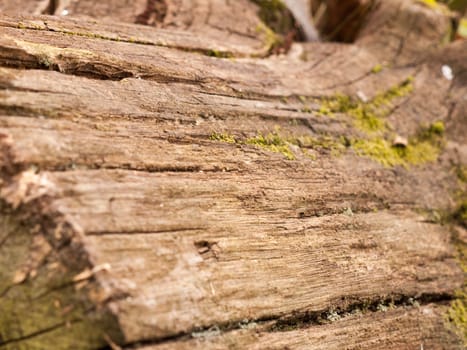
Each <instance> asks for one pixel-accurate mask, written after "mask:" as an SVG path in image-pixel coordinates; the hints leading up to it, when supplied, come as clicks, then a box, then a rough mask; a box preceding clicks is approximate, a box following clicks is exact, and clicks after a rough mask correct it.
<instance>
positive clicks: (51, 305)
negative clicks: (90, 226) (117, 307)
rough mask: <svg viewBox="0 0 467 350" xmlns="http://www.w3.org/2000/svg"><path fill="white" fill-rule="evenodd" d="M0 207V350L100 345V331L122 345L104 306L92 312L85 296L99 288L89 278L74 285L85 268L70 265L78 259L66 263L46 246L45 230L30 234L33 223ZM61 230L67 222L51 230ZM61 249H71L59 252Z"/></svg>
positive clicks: (111, 318) (70, 252)
mask: <svg viewBox="0 0 467 350" xmlns="http://www.w3.org/2000/svg"><path fill="white" fill-rule="evenodd" d="M1 210H2V211H1V215H0V225H1V227H2V232H1V233H0V240H2V246H1V248H0V250H1V254H0V294H1V295H2V297H1V298H0V310H1V312H0V335H1V339H0V343H2V344H1V345H3V346H1V347H2V349H6V350H10V349H11V350H13V349H19V350H22V349H47V348H50V344H53V348H54V349H59V350H60V349H91V348H92V349H94V348H101V347H104V346H106V345H107V344H106V341H105V340H104V332H106V333H107V334H108V335H109V336H110V337H111V338H112V339H113V340H114V341H116V342H118V343H121V342H122V341H123V338H122V335H121V334H119V333H120V332H119V330H118V324H117V321H116V319H114V318H113V317H112V316H110V315H109V314H107V312H106V311H105V309H104V308H102V309H101V310H96V309H95V307H96V305H95V304H94V303H93V302H91V301H90V300H88V299H87V297H86V296H87V295H88V293H91V292H93V293H96V292H97V291H98V290H97V289H93V288H94V286H95V284H94V283H93V282H89V283H88V284H87V285H86V286H84V285H83V286H82V288H81V289H79V290H78V289H77V288H76V285H75V284H74V283H73V277H74V276H76V274H78V273H79V272H82V269H84V266H82V265H81V264H78V265H72V264H74V263H76V260H78V259H76V260H74V259H71V260H72V262H70V263H69V264H68V265H67V266H64V265H63V263H62V261H61V260H60V257H59V256H58V254H57V251H56V250H54V249H53V248H51V247H50V246H48V243H47V240H46V238H45V237H44V236H42V233H43V232H42V231H40V232H41V234H40V235H39V234H38V232H36V233H35V234H34V232H35V231H34V230H35V227H36V224H34V223H30V224H28V223H25V222H24V218H22V217H19V218H18V217H16V215H15V214H14V213H11V212H8V213H7V212H6V211H5V208H2V209H1ZM37 226H38V225H37ZM65 230H67V228H66V225H64V226H63V229H62V231H60V232H59V231H55V232H59V234H60V235H64V236H66V235H67V234H68V233H65ZM51 231H52V232H54V229H51ZM56 243H58V242H56ZM49 247H50V248H49ZM49 249H50V252H49ZM47 252H48V253H47ZM65 253H69V254H72V253H73V252H72V251H68V252H65V251H61V252H60V254H65ZM75 253H76V252H75ZM42 255H43V259H40V258H41V256H42ZM32 256H33V257H34V258H33V259H31V257H32ZM19 271H23V272H24V277H22V278H21V279H17V278H16V276H17V274H18V272H19ZM3 342H5V343H3Z"/></svg>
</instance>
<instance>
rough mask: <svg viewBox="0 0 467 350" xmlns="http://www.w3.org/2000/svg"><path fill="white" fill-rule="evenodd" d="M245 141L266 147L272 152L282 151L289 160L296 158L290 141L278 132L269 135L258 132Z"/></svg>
mask: <svg viewBox="0 0 467 350" xmlns="http://www.w3.org/2000/svg"><path fill="white" fill-rule="evenodd" d="M245 143H246V144H248V145H255V146H258V147H261V148H264V149H266V150H268V151H271V152H275V153H281V154H283V155H284V157H286V158H287V159H289V160H293V159H295V155H294V154H293V153H292V151H291V149H290V147H289V142H287V141H286V140H285V139H283V138H282V137H281V136H280V135H279V133H278V132H274V133H269V134H267V135H262V134H258V135H257V136H255V137H252V138H248V139H246V140H245Z"/></svg>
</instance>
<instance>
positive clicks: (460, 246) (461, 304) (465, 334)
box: [447, 239, 467, 348]
mask: <svg viewBox="0 0 467 350" xmlns="http://www.w3.org/2000/svg"><path fill="white" fill-rule="evenodd" d="M454 243H455V246H456V248H457V260H458V261H459V264H460V266H461V268H462V270H463V271H464V273H467V243H466V242H464V241H462V240H460V239H455V240H454ZM455 296H456V299H455V300H454V301H452V303H451V307H450V308H449V310H448V313H447V319H448V321H449V322H450V323H451V324H452V325H453V326H454V328H455V330H456V332H457V334H459V336H460V337H461V339H462V340H463V342H464V346H465V347H466V348H467V282H466V280H464V285H463V286H462V289H460V290H458V291H457V292H456V295H455Z"/></svg>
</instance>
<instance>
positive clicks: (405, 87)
mask: <svg viewBox="0 0 467 350" xmlns="http://www.w3.org/2000/svg"><path fill="white" fill-rule="evenodd" d="M412 81H413V78H412V77H408V78H407V79H405V80H404V81H403V82H401V83H400V84H399V85H397V86H393V87H391V88H390V89H389V90H387V91H385V92H383V93H380V94H378V95H376V96H375V97H374V98H373V99H372V100H371V101H369V102H363V101H360V100H356V99H352V98H350V97H349V96H346V95H342V94H337V95H335V96H333V97H330V98H326V99H323V100H321V101H320V102H321V106H320V109H319V111H318V113H319V114H321V115H327V116H329V115H333V114H334V113H342V114H347V115H349V116H350V117H352V118H353V120H354V124H355V126H356V127H357V128H358V129H359V130H362V131H365V132H370V133H372V132H377V131H385V130H386V128H387V127H386V123H385V121H384V118H385V117H386V116H387V115H388V113H389V112H390V108H389V107H390V106H391V105H392V101H393V100H394V99H396V98H398V97H403V96H406V95H408V94H409V93H411V92H412V90H413V84H412Z"/></svg>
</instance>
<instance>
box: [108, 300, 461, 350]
mask: <svg viewBox="0 0 467 350" xmlns="http://www.w3.org/2000/svg"><path fill="white" fill-rule="evenodd" d="M454 299H455V296H454V295H451V294H445V293H441V294H421V295H412V296H409V295H395V296H393V297H391V296H386V297H384V298H381V299H372V300H363V301H356V302H352V303H351V304H349V305H348V306H347V307H344V308H329V309H326V310H321V311H314V312H296V313H294V312H292V313H291V315H271V316H267V317H262V318H258V319H251V320H236V321H229V322H227V323H222V324H212V325H209V326H206V327H202V328H199V327H197V328H193V329H191V330H189V331H187V332H180V333H178V334H174V335H171V336H168V337H162V338H156V339H145V340H141V341H138V342H135V343H128V344H125V349H128V350H131V349H138V348H140V347H142V346H143V347H144V346H151V345H162V344H168V343H172V342H173V343H176V342H181V341H187V340H189V339H193V338H195V336H194V334H203V333H209V332H211V333H212V330H213V329H215V330H216V335H212V336H213V337H216V336H220V335H221V334H223V333H228V332H232V331H236V330H241V329H244V324H245V322H246V321H247V323H248V324H254V325H255V327H263V331H264V332H268V333H271V332H272V333H274V332H284V331H290V330H293V329H305V328H308V327H312V326H321V325H325V324H329V323H333V322H336V321H338V320H340V319H342V318H345V317H346V316H350V315H353V314H355V312H368V313H384V312H386V311H387V309H389V308H391V309H398V308H401V309H411V308H419V307H421V306H424V305H429V304H440V305H445V304H447V303H449V302H451V301H452V300H454ZM104 349H106V348H102V349H100V350H104Z"/></svg>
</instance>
